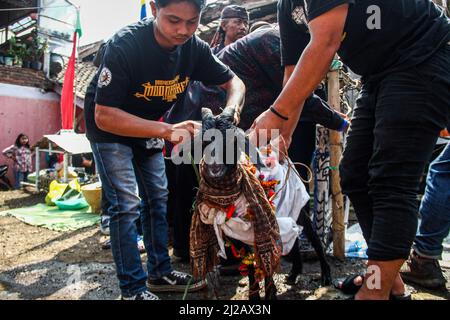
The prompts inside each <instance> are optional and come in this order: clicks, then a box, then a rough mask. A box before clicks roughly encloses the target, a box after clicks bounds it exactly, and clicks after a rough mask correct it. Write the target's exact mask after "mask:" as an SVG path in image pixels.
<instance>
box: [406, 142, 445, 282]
mask: <svg viewBox="0 0 450 320" xmlns="http://www.w3.org/2000/svg"><path fill="white" fill-rule="evenodd" d="M420 214H421V216H422V221H421V224H420V227H419V232H418V233H417V235H416V239H415V240H414V245H413V249H414V252H412V253H411V255H410V258H409V260H408V261H407V264H406V265H405V266H404V268H402V270H401V272H400V273H401V276H402V278H403V279H404V280H405V281H409V282H412V283H416V284H419V285H421V286H423V287H427V288H431V289H433V288H442V287H445V283H446V280H445V277H444V275H443V274H442V270H441V268H440V265H439V261H438V260H440V259H442V257H441V255H442V251H443V246H442V242H443V241H444V239H445V238H446V237H447V236H448V233H449V230H450V144H449V145H447V147H446V148H445V149H444V151H443V152H442V154H441V155H440V156H439V157H438V158H437V159H436V160H435V161H434V162H433V163H432V164H431V166H430V170H429V174H428V178H427V187H426V189H425V195H424V197H423V199H422V205H421V207H420Z"/></svg>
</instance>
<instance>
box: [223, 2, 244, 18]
mask: <svg viewBox="0 0 450 320" xmlns="http://www.w3.org/2000/svg"><path fill="white" fill-rule="evenodd" d="M232 18H240V19H244V20H247V21H248V20H250V17H249V14H248V11H247V9H245V8H244V7H241V6H238V5H235V4H233V5H230V6H226V7H225V8H223V10H222V14H221V15H220V19H232Z"/></svg>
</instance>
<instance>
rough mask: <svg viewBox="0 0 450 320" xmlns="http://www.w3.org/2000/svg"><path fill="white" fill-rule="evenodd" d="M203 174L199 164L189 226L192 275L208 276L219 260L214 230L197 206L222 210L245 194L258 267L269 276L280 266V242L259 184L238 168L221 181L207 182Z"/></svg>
mask: <svg viewBox="0 0 450 320" xmlns="http://www.w3.org/2000/svg"><path fill="white" fill-rule="evenodd" d="M204 170H205V166H204V164H203V163H202V164H200V176H201V181H200V188H199V192H198V195H197V203H196V206H195V211H194V215H193V217H192V224H191V237H190V238H191V241H190V254H191V266H192V272H193V275H194V276H195V277H200V278H205V277H206V274H207V273H208V272H211V271H213V270H214V267H215V266H216V265H217V264H218V260H219V258H218V254H217V253H218V250H219V245H218V242H217V238H216V235H215V232H214V227H213V226H212V225H209V224H205V223H204V222H203V221H202V216H201V215H202V214H201V212H200V210H199V206H200V205H201V204H202V203H206V204H207V205H208V206H210V207H216V208H220V209H224V208H226V207H227V206H229V205H231V204H233V203H234V202H235V201H236V200H237V199H238V198H239V196H240V195H241V194H244V196H245V198H246V200H247V201H248V208H249V209H250V210H251V212H252V216H253V221H252V222H253V225H254V233H255V244H254V251H255V252H254V253H255V258H256V263H257V266H258V268H259V269H261V270H262V271H263V272H264V275H265V276H272V275H273V273H274V272H275V271H276V270H277V269H278V267H279V264H280V258H281V254H282V248H281V239H280V232H279V227H278V223H277V220H276V216H275V213H274V210H273V208H272V206H271V205H270V203H269V201H268V200H267V197H266V195H265V193H264V189H263V188H262V186H261V184H260V182H259V180H258V179H257V177H255V175H254V174H253V173H251V172H249V171H248V170H247V169H246V168H245V167H244V166H243V165H241V164H239V165H238V166H237V169H236V170H235V172H234V174H230V175H229V177H228V178H227V179H220V181H208V180H207V179H206V178H205V175H204Z"/></svg>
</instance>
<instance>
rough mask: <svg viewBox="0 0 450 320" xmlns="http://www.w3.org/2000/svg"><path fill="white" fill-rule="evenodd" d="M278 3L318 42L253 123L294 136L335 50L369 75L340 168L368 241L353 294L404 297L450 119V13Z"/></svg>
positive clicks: (315, 0)
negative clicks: (428, 180) (423, 183)
mask: <svg viewBox="0 0 450 320" xmlns="http://www.w3.org/2000/svg"><path fill="white" fill-rule="evenodd" d="M280 8H282V10H284V11H286V12H285V13H286V14H284V15H282V16H284V17H285V18H283V19H287V20H288V21H279V23H280V26H281V25H285V26H288V27H289V32H290V33H289V34H288V35H287V36H286V39H287V41H288V42H292V43H294V44H293V46H295V41H296V39H297V38H296V35H297V34H298V33H308V32H309V33H310V34H311V40H310V41H309V42H308V44H307V47H306V49H305V50H304V52H303V54H302V55H301V57H300V60H299V62H298V64H297V67H296V68H295V70H294V71H293V73H292V76H291V79H290V81H289V82H288V83H287V85H286V87H285V88H284V90H283V92H282V93H281V95H280V96H279V97H278V99H277V101H276V102H275V103H274V105H273V106H272V107H271V108H270V109H269V110H267V111H266V112H264V113H263V114H262V115H261V116H260V117H259V118H258V119H257V120H256V121H255V123H254V126H253V128H254V129H255V131H257V130H261V129H272V128H279V129H281V130H282V133H283V134H284V135H285V137H286V139H287V140H288V141H289V139H290V136H291V135H292V132H293V130H294V128H295V125H296V123H297V120H298V118H299V115H300V113H301V111H302V108H301V107H300V108H299V107H298V106H299V105H300V106H301V105H303V103H304V101H305V99H306V98H307V97H308V96H309V95H310V94H311V92H312V91H313V90H314V89H315V88H316V86H317V85H318V84H319V83H320V82H321V81H322V79H323V78H324V76H325V75H326V73H327V71H328V70H329V66H330V63H331V61H332V59H333V58H334V56H335V54H336V52H337V53H338V54H339V56H340V57H341V59H342V61H343V62H344V63H345V64H346V65H347V66H348V67H349V68H350V69H351V70H352V71H353V72H355V73H356V74H359V75H361V76H362V81H363V90H362V92H361V95H360V98H359V99H358V102H357V107H356V108H355V112H354V119H353V120H352V127H351V130H350V133H349V136H348V139H347V144H346V148H345V151H344V157H343V160H342V164H341V167H340V172H341V184H342V188H343V192H344V193H345V194H347V195H348V196H349V197H350V199H351V201H352V204H353V206H354V208H355V211H356V214H357V216H358V220H359V223H360V225H361V228H362V230H363V233H364V237H365V239H366V241H367V243H368V252H367V254H368V256H369V262H368V274H367V275H366V276H365V277H364V279H360V280H361V281H363V285H362V286H361V289H359V291H358V292H357V294H356V296H355V298H356V299H389V297H391V298H397V299H398V298H405V297H407V296H405V288H404V284H403V282H402V280H401V278H400V275H399V273H398V271H399V269H400V267H401V265H402V264H403V262H404V261H405V259H407V258H408V256H409V252H410V248H411V245H412V243H413V240H414V237H415V233H416V230H417V212H418V208H417V199H416V197H417V192H418V186H419V180H420V177H421V175H422V172H423V169H424V166H425V163H426V162H427V161H428V159H429V158H430V156H431V153H432V151H433V147H434V144H435V142H436V139H437V137H438V134H439V131H440V130H441V129H442V128H444V127H445V126H446V124H447V123H448V119H449V117H450V103H449V102H450V90H449V88H450V68H449V66H450V45H449V41H450V24H449V20H448V18H446V17H445V15H444V13H443V12H442V10H440V9H439V8H438V7H437V6H436V5H435V4H434V3H432V2H431V0H280ZM289 20H293V21H294V22H292V21H289ZM305 25H307V28H305ZM286 50H289V48H286ZM293 50H295V49H293ZM287 116H288V117H287ZM286 118H288V119H287V120H286ZM373 280H376V281H373Z"/></svg>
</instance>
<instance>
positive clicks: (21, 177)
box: [14, 170, 28, 189]
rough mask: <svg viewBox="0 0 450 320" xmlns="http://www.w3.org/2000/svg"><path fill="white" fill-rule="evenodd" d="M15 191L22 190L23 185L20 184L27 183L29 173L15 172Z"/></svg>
mask: <svg viewBox="0 0 450 320" xmlns="http://www.w3.org/2000/svg"><path fill="white" fill-rule="evenodd" d="M14 178H15V181H14V189H20V187H21V185H20V183H21V182H22V181H23V182H27V179H28V172H20V171H17V170H14Z"/></svg>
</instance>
